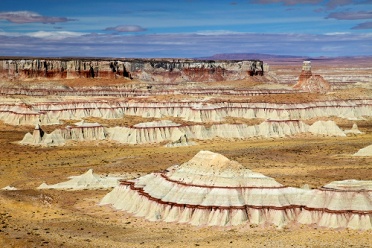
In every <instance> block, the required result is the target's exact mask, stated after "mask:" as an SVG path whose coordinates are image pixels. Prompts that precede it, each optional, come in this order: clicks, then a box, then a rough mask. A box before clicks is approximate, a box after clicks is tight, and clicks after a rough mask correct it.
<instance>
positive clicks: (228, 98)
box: [0, 60, 372, 247]
mask: <svg viewBox="0 0 372 248" xmlns="http://www.w3.org/2000/svg"><path fill="white" fill-rule="evenodd" d="M330 63H332V64H330ZM358 63H359V64H358ZM371 64H372V61H367V62H366V61H364V60H363V61H359V60H355V61H354V60H353V61H337V60H335V61H331V62H329V61H314V62H313V73H317V74H321V75H324V76H325V78H326V79H327V80H328V81H329V82H330V83H331V85H332V87H333V88H332V91H330V92H328V93H326V94H319V93H311V92H299V91H292V89H291V86H292V85H294V84H295V83H296V80H297V78H298V76H299V74H300V73H301V62H299V61H286V62H285V63H284V62H282V61H280V62H276V63H275V61H274V62H272V65H271V66H270V73H271V74H269V75H267V76H266V77H265V76H252V77H251V78H248V79H244V80H236V81H217V82H200V83H198V82H189V83H180V84H177V85H166V84H165V85H161V84H159V83H156V84H152V83H151V82H142V81H136V80H130V79H127V78H116V79H100V78H90V79H89V78H78V79H54V80H48V79H32V80H31V79H30V80H25V79H22V80H20V81H17V80H12V81H9V80H7V79H6V78H3V79H1V80H2V82H1V83H2V87H3V89H4V88H6V87H10V86H14V85H15V86H17V87H20V88H22V87H23V88H24V87H26V88H28V89H31V90H32V89H35V88H42V89H53V88H55V87H57V86H58V87H62V88H68V87H70V88H71V87H75V88H84V89H86V88H94V87H98V88H100V87H103V88H104V87H117V88H121V87H124V88H125V87H127V88H130V89H132V90H133V89H134V90H136V89H138V90H139V91H140V92H145V93H146V94H144V95H142V96H141V95H138V96H130V97H125V96H118V97H112V96H84V95H81V96H61V95H58V96H57V95H43V96H32V95H27V94H24V95H22V94H5V93H4V94H3V95H2V96H0V97H1V99H2V101H3V102H6V103H7V104H10V105H11V104H13V103H14V104H16V103H20V102H21V103H24V104H26V105H27V106H33V105H34V107H35V106H36V105H35V103H46V102H53V103H56V102H57V103H63V102H69V101H70V102H71V101H79V102H95V101H106V102H115V101H126V102H129V103H133V102H134V103H140V104H145V105H146V104H149V105H151V104H154V103H173V104H177V103H179V104H185V102H186V103H187V102H192V103H195V102H196V103H202V105H203V106H208V105H210V106H214V105H216V104H228V103H231V102H232V103H250V104H254V103H271V104H277V105H278V106H282V105H285V104H299V105H301V104H307V103H314V102H335V101H336V102H345V101H346V102H347V101H354V100H363V101H370V100H372V87H371V85H372V81H371V80H372V79H371V68H367V67H368V66H370V65H371ZM340 75H341V76H340ZM345 75H348V76H349V77H348V78H347V79H345V80H344V81H342V76H344V77H346V76H345ZM355 75H356V77H355ZM353 76H354V77H353ZM360 80H362V82H361V81H360ZM148 85H150V86H151V87H148ZM100 89H101V88H100ZM169 89H172V90H174V91H173V92H183V93H176V94H169V91H165V90H169ZM244 90H247V91H249V92H256V93H255V94H246V93H244V94H243V93H242V92H244ZM278 90H280V92H281V93H280V94H278ZM227 91H228V92H229V94H227V93H226V92H227ZM270 91H272V92H275V93H270ZM187 92H189V93H187ZM257 92H259V93H257ZM336 106H337V104H336ZM35 108H36V107H35ZM346 108H347V106H346V107H345V109H346ZM361 111H364V110H361ZM345 116H347V115H346V114H345ZM357 117H358V118H347V117H342V116H341V115H337V114H335V115H332V114H329V115H328V114H327V115H322V116H319V115H315V114H314V115H313V116H311V115H310V116H308V118H304V119H301V121H303V122H304V123H306V124H308V125H311V124H313V123H315V122H316V121H320V120H323V121H325V120H332V121H334V122H335V123H336V124H337V125H338V126H339V127H340V128H341V129H342V130H349V129H351V127H352V126H353V124H357V126H358V128H359V130H360V131H361V132H362V134H358V135H357V134H348V135H345V136H342V137H341V136H336V137H335V136H333V135H314V134H311V133H308V132H304V133H297V134H294V135H291V136H281V137H269V138H261V137H253V138H221V137H215V138H212V139H197V138H195V139H194V141H195V142H196V144H195V145H190V146H179V147H165V146H164V145H165V144H166V143H167V142H159V143H148V144H141V145H136V144H134V145H131V144H125V143H120V142H115V141H112V140H94V139H93V140H83V141H82V140H70V141H68V142H66V144H64V145H62V146H38V145H20V144H19V141H21V140H22V139H23V137H24V136H25V134H26V133H27V132H30V133H32V132H33V131H34V128H35V125H26V124H24V125H17V124H12V123H7V121H5V118H4V119H3V120H2V121H0V147H1V149H0V188H4V187H6V186H11V187H15V188H16V189H17V190H1V191H0V221H1V223H0V246H1V247H41V246H42V247H371V244H372V235H371V234H372V233H371V230H367V231H359V230H351V229H329V228H320V227H317V226H305V225H292V226H287V227H284V228H279V229H278V228H276V227H273V226H248V225H242V226H231V227H206V226H201V227H195V226H191V225H188V224H176V223H166V222H150V221H147V220H144V219H142V218H137V217H134V216H132V215H130V214H128V213H126V212H122V211H115V210H114V209H113V208H111V207H110V206H100V205H99V202H100V200H101V199H102V198H103V197H104V196H105V195H106V194H107V193H108V192H109V191H110V190H107V189H100V190H81V191H68V190H38V189H36V188H37V187H38V186H39V185H40V184H41V183H43V182H47V183H48V184H54V183H58V182H61V181H65V180H66V179H67V178H68V177H69V176H74V175H80V174H82V173H84V172H85V171H87V170H88V169H90V168H91V169H93V170H94V172H95V173H97V174H102V175H107V174H112V175H131V176H132V177H136V176H140V175H144V174H148V173H151V172H155V171H161V170H164V169H166V168H168V167H170V166H172V165H175V164H181V163H184V162H186V161H188V160H189V159H190V158H192V157H193V156H194V155H195V154H196V153H198V152H199V151H200V150H209V151H213V152H217V153H220V154H223V155H224V156H226V157H228V158H229V159H232V160H235V161H238V162H239V163H241V164H242V165H244V166H245V167H246V168H249V169H251V170H253V171H256V172H260V173H262V174H264V175H266V176H269V177H273V178H275V179H276V180H277V181H278V182H280V183H281V184H283V185H286V186H293V187H302V186H303V185H305V184H307V185H308V186H309V187H310V188H319V187H321V186H323V185H325V184H327V183H329V182H331V181H336V180H346V179H357V180H372V156H365V157H357V156H353V154H354V153H356V152H357V151H358V150H359V149H361V148H364V147H366V146H369V145H371V144H372V115H371V113H369V114H367V113H366V114H365V115H364V114H363V113H362V116H360V117H362V118H359V116H357ZM81 119H84V120H85V121H86V122H98V123H100V124H102V125H103V126H105V127H107V128H109V127H115V126H119V127H133V126H134V125H136V124H139V123H145V122H151V121H160V120H170V121H173V122H175V123H178V124H180V125H182V126H193V125H197V124H198V125H200V124H202V125H205V126H211V125H214V124H224V123H225V124H226V123H229V124H247V125H257V124H259V123H261V122H262V121H265V119H264V118H247V117H245V116H238V115H233V116H224V118H222V119H221V118H218V119H217V120H214V119H213V118H209V119H208V120H207V121H203V120H202V121H196V120H195V118H194V119H193V118H189V119H188V118H186V117H184V116H183V117H177V116H166V115H161V116H159V115H154V116H151V115H147V116H146V115H143V114H141V115H129V114H124V115H123V116H120V117H118V116H117V117H116V118H105V117H104V116H97V115H95V116H89V115H86V116H84V117H83V118H81ZM59 121H60V123H58V124H56V123H49V124H45V125H41V127H42V129H43V130H44V131H45V132H47V133H50V132H52V131H53V130H56V129H58V128H65V127H66V126H68V125H73V124H74V123H75V122H77V121H79V120H76V119H60V120H59Z"/></svg>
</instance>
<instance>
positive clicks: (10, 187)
mask: <svg viewBox="0 0 372 248" xmlns="http://www.w3.org/2000/svg"><path fill="white" fill-rule="evenodd" d="M2 190H18V189H17V188H16V187H13V186H10V185H8V186H5V187H4V188H2Z"/></svg>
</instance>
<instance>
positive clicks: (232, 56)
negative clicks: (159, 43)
mask: <svg viewBox="0 0 372 248" xmlns="http://www.w3.org/2000/svg"><path fill="white" fill-rule="evenodd" d="M195 59H201V60H280V59H285V60H288V59H295V60H306V59H308V57H306V56H291V55H273V54H263V53H221V54H215V55H212V56H209V57H199V58H195Z"/></svg>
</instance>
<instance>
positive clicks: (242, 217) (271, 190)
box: [101, 151, 303, 226]
mask: <svg viewBox="0 0 372 248" xmlns="http://www.w3.org/2000/svg"><path fill="white" fill-rule="evenodd" d="M302 192H303V190H301V189H296V188H289V187H284V186H282V185H281V184H279V183H278V182H276V181H275V180H274V179H272V178H269V177H265V176H264V175H262V174H260V173H255V172H252V171H250V170H248V169H245V168H244V167H243V166H242V165H240V164H239V163H238V162H235V161H231V160H229V159H227V158H226V157H224V156H222V155H220V154H216V153H212V152H208V151H201V152H199V153H198V154H196V155H195V156H194V157H193V158H192V159H191V160H190V161H188V162H186V163H184V164H182V165H180V166H173V167H170V168H169V169H168V170H166V171H165V172H162V173H152V174H148V175H146V176H143V177H140V178H138V179H136V180H132V181H122V182H121V184H120V185H119V186H118V187H116V188H115V189H114V190H113V191H111V192H110V193H109V194H107V195H106V196H105V197H104V198H103V199H102V201H101V204H102V205H103V204H112V205H113V207H114V208H116V209H120V210H125V211H128V212H130V213H133V214H135V215H136V216H141V217H145V218H146V219H148V220H153V221H155V220H163V221H167V222H172V221H174V222H180V223H190V224H192V225H217V226H226V225H239V224H274V225H276V226H282V225H285V224H287V223H288V222H290V221H292V220H294V218H295V217H296V215H297V213H298V209H299V206H298V205H296V204H295V201H296V199H297V198H298V196H299V195H300V194H302Z"/></svg>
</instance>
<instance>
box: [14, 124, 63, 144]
mask: <svg viewBox="0 0 372 248" xmlns="http://www.w3.org/2000/svg"><path fill="white" fill-rule="evenodd" d="M20 144H22V145H42V146H60V145H64V144H65V139H64V138H63V137H62V134H61V131H60V130H59V129H56V130H54V131H53V132H51V133H50V134H48V133H46V132H44V131H43V130H42V129H41V127H40V125H39V124H36V126H35V129H34V132H33V133H32V134H30V133H26V135H25V136H24V137H23V139H22V141H20Z"/></svg>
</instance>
